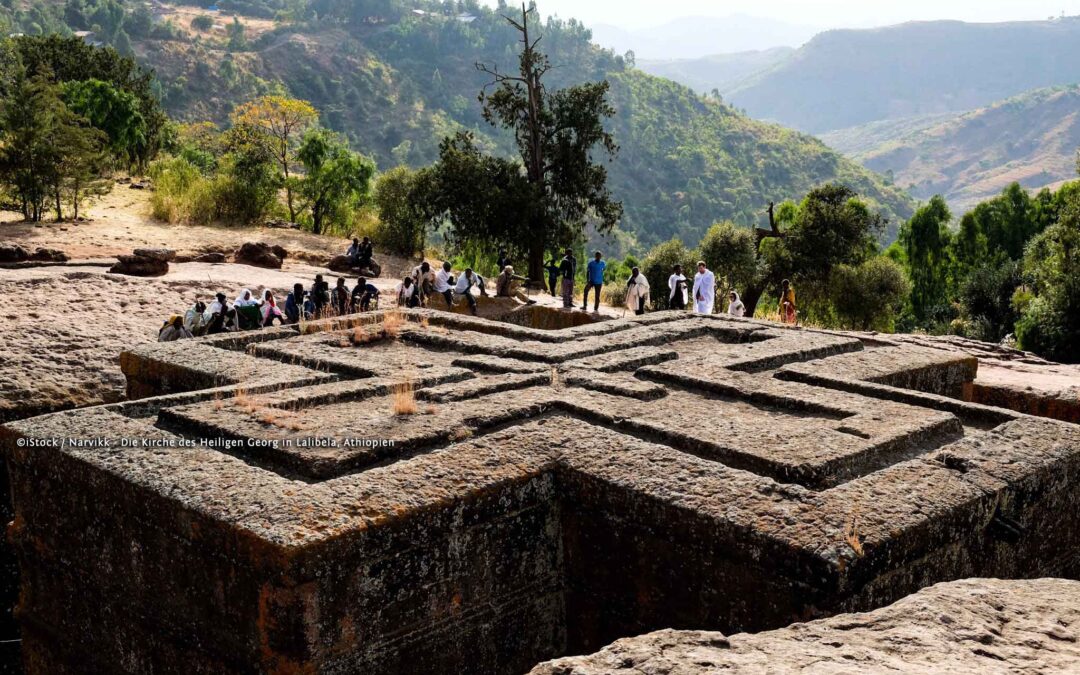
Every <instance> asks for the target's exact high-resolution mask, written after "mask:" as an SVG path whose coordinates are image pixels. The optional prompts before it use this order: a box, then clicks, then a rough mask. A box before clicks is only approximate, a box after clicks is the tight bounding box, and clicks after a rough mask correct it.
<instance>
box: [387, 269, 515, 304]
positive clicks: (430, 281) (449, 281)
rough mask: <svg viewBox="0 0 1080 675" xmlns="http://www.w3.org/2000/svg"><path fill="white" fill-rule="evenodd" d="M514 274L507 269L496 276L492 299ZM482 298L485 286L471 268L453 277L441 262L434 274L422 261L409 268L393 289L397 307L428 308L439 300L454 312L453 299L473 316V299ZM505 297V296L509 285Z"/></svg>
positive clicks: (482, 280)
mask: <svg viewBox="0 0 1080 675" xmlns="http://www.w3.org/2000/svg"><path fill="white" fill-rule="evenodd" d="M513 272H514V270H513V269H512V268H510V267H509V266H508V267H507V270H505V271H504V274H500V275H499V278H498V279H497V280H496V295H503V291H502V290H501V289H502V285H501V284H502V282H503V277H504V276H506V275H509V276H511V277H512V276H513ZM477 294H479V295H481V296H484V297H486V296H487V295H488V292H487V282H486V281H484V277H482V276H480V275H479V274H477V273H476V272H475V271H473V269H472V268H471V267H468V268H466V269H465V271H464V272H463V273H462V274H461V275H460V276H457V277H455V276H454V274H453V267H452V266H451V265H450V263H449V262H444V263H443V264H442V266H441V267H440V268H439V270H438V271H435V270H434V269H433V268H432V266H431V263H429V262H427V261H426V260H425V261H424V262H422V263H420V264H419V265H417V266H416V267H414V268H413V270H412V273H411V274H409V275H408V276H406V277H405V278H403V279H402V280H401V283H399V284H398V285H397V288H396V291H395V297H396V300H397V304H398V306H399V307H410V308H415V307H430V306H431V304H430V303H431V300H432V299H433V298H435V297H441V298H442V300H443V302H444V303H445V304H446V309H447V310H452V309H453V308H454V303H455V302H456V298H459V297H460V298H465V301H466V302H467V303H468V305H469V311H471V312H472V313H473V314H476V304H477V303H476V295H477ZM506 295H507V296H509V284H507V288H506Z"/></svg>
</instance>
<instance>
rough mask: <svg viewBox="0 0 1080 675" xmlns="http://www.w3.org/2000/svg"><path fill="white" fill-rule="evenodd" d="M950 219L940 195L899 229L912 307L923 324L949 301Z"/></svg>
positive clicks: (950, 215) (947, 208) (950, 216)
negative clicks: (933, 311)
mask: <svg viewBox="0 0 1080 675" xmlns="http://www.w3.org/2000/svg"><path fill="white" fill-rule="evenodd" d="M950 220H952V214H951V213H949V207H948V206H947V205H946V204H945V200H944V199H943V198H942V197H941V196H940V195H937V196H935V197H934V198H933V199H931V200H930V203H929V204H927V205H925V206H923V207H922V208H920V209H919V210H918V211H916V212H915V215H913V216H912V217H911V220H909V221H908V222H907V224H906V225H905V226H904V227H902V228H901V229H900V242H901V245H902V246H903V248H904V254H905V256H906V259H907V263H908V274H909V275H910V277H911V308H912V311H913V312H914V314H915V318H916V320H917V321H919V322H920V323H923V322H925V321H926V319H927V316H928V315H929V314H930V313H931V311H932V310H933V309H934V308H936V307H939V306H941V305H944V304H945V303H946V302H948V296H947V293H948V277H949V247H950V244H951V235H950V234H949V221H950Z"/></svg>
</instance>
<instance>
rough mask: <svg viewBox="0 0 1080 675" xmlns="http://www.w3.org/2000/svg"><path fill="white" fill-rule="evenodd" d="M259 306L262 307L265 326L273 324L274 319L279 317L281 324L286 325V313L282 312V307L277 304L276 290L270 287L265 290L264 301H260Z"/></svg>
mask: <svg viewBox="0 0 1080 675" xmlns="http://www.w3.org/2000/svg"><path fill="white" fill-rule="evenodd" d="M259 307H260V308H261V309H262V318H263V327H264V328H268V327H270V326H273V325H274V319H277V320H278V323H279V324H280V325H282V326H284V325H285V315H284V314H282V313H281V309H280V308H279V307H278V305H277V300H275V299H274V292H273V291H271V290H270V289H269V288H267V289H265V290H264V291H263V294H262V301H261V302H259Z"/></svg>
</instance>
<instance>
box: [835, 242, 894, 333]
mask: <svg viewBox="0 0 1080 675" xmlns="http://www.w3.org/2000/svg"><path fill="white" fill-rule="evenodd" d="M829 291H830V294H831V299H832V303H833V309H834V310H835V311H836V314H837V316H839V317H840V318H841V319H842V320H843V321H844V322H845V323H846V325H847V326H848V327H849V328H853V329H856V328H857V329H860V330H871V329H877V330H882V331H889V330H891V329H892V323H893V319H894V318H895V317H896V315H897V314H898V313H899V312H900V310H901V308H902V307H903V305H904V300H905V299H906V298H907V296H908V294H909V293H910V292H911V284H910V283H909V282H908V280H907V277H905V276H904V269H903V268H902V267H900V265H898V264H897V263H896V262H894V261H893V260H891V259H889V258H887V257H885V256H876V257H874V258H871V259H869V260H867V261H866V262H863V263H860V264H858V265H843V264H841V265H837V266H836V267H834V268H833V269H832V272H831V273H830V275H829Z"/></svg>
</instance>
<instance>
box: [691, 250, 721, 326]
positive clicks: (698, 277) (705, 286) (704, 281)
mask: <svg viewBox="0 0 1080 675" xmlns="http://www.w3.org/2000/svg"><path fill="white" fill-rule="evenodd" d="M697 269H698V271H697V274H695V275H694V311H695V312H696V313H698V314H712V313H713V303H714V302H715V301H716V275H715V274H713V273H712V272H711V271H710V270H709V268H708V267H706V266H705V263H704V262H698V264H697Z"/></svg>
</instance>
